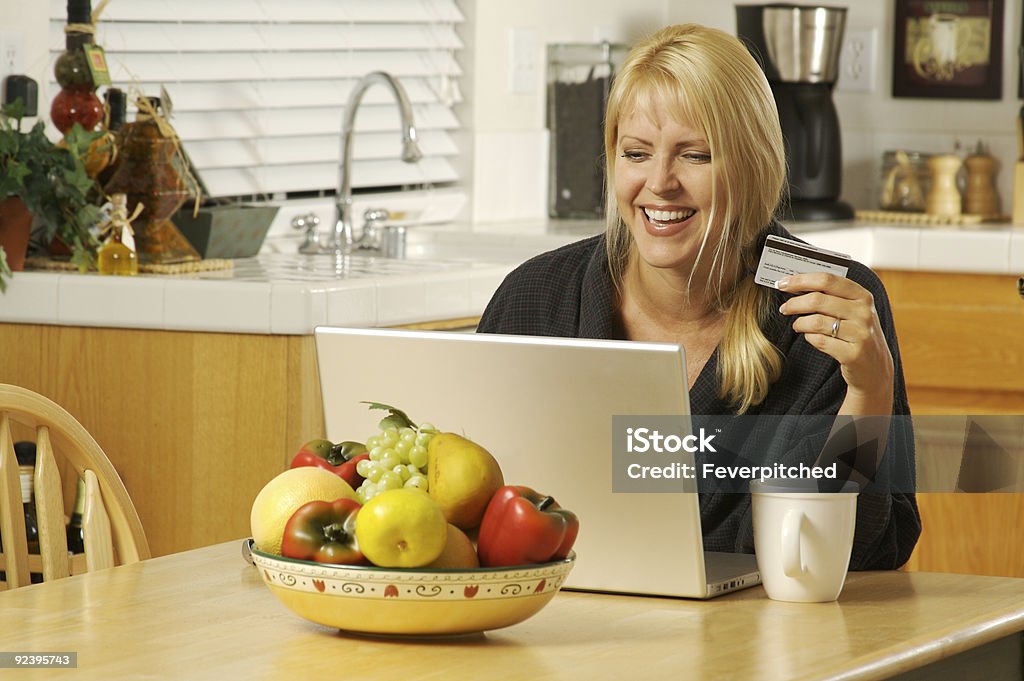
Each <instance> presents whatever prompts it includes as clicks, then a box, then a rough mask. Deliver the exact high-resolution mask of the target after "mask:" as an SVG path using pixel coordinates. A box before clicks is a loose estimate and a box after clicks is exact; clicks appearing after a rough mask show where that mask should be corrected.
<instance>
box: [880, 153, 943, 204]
mask: <svg viewBox="0 0 1024 681" xmlns="http://www.w3.org/2000/svg"><path fill="white" fill-rule="evenodd" d="M930 157H931V155H930V154H924V153H921V152H918V151H903V150H898V151H887V152H885V153H884V154H883V155H882V177H881V179H882V194H881V197H880V200H879V206H880V207H881V209H882V210H893V211H913V212H923V211H924V209H925V197H926V196H928V192H929V191H930V189H931V170H930V169H929V167H928V159H929V158H930Z"/></svg>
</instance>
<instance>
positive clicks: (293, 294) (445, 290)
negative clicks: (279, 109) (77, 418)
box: [0, 220, 1024, 335]
mask: <svg viewBox="0 0 1024 681" xmlns="http://www.w3.org/2000/svg"><path fill="white" fill-rule="evenodd" d="M601 228H602V227H601V223H600V222H599V221H558V220H551V221H547V220H537V221H533V222H529V223H498V224H490V225H479V224H478V225H462V224H451V225H447V226H442V227H428V226H421V227H416V228H413V229H411V230H410V237H409V242H408V246H407V254H408V256H409V257H408V259H405V260H390V259H384V258H374V257H367V256H362V255H352V256H348V257H346V258H343V259H342V260H340V261H338V260H336V259H335V258H334V257H333V256H325V255H317V256H304V255H298V254H296V253H294V252H291V253H289V252H277V253H275V252H272V251H274V250H278V251H286V250H289V249H294V243H292V245H290V246H289V245H288V243H287V242H281V243H278V244H270V245H269V247H268V248H266V249H265V252H263V253H261V254H260V255H259V256H258V257H256V258H248V259H242V260H236V261H235V267H234V268H233V269H232V270H225V271H220V272H204V273H197V274H188V275H140V276H138V277H104V276H99V275H96V274H84V275H83V274H78V273H52V272H18V273H16V274H15V275H14V277H13V278H12V279H11V280H10V282H9V286H8V289H7V293H6V294H4V295H0V322H8V323H32V324H58V325H73V326H106V327H119V328H144V329H166V330H182V331H215V332H216V331H220V332H235V333H257V334H299V335H303V334H309V333H312V330H313V328H314V327H315V326H317V325H338V326H391V325H396V324H405V323H415V322H424V321H433V320H441V319H454V318H459V317H469V316H475V315H478V314H480V313H481V312H482V311H483V308H484V306H485V305H486V304H487V301H488V300H489V299H490V297H491V295H492V294H493V292H494V290H495V289H496V288H497V286H498V284H499V283H500V282H501V280H502V279H503V278H504V277H505V275H506V274H507V273H508V272H509V271H511V270H512V268H513V267H515V265H516V264H517V263H519V262H522V261H523V260H525V259H527V258H528V257H530V256H532V255H534V254H537V253H540V252H543V251H546V250H550V249H552V248H555V247H557V246H560V245H562V244H565V243H570V242H572V241H576V240H578V239H581V238H584V237H586V236H589V235H591V234H595V233H597V232H599V231H600V230H601ZM792 231H794V232H795V233H797V234H798V235H799V236H800V237H801V238H803V239H806V240H807V241H809V242H810V243H812V244H815V245H818V246H821V247H822V248H828V249H830V250H835V251H840V252H843V253H847V254H849V255H851V256H852V257H853V258H854V259H856V260H859V261H861V262H863V263H864V264H866V265H868V266H871V267H873V268H875V269H901V270H930V271H940V272H973V273H984V274H1012V275H1014V276H1021V275H1024V229H1020V228H1013V227H1012V226H1010V225H985V226H984V227H980V228H970V229H966V228H942V227H918V226H906V227H905V226H891V225H890V226H886V225H878V224H870V223H830V224H802V225H796V226H794V227H793V230H792Z"/></svg>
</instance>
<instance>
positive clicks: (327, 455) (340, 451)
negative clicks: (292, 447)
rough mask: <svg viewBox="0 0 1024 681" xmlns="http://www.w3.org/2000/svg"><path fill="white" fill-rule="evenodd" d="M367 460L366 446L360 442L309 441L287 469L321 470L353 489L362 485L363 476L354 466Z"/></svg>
mask: <svg viewBox="0 0 1024 681" xmlns="http://www.w3.org/2000/svg"><path fill="white" fill-rule="evenodd" d="M369 458H370V455H369V454H367V453H366V445H364V444H363V443H362V442H352V441H350V440H346V441H345V442H339V443H338V444H334V443H333V442H331V441H330V440H310V441H309V442H307V443H306V444H304V445H302V449H300V450H299V451H298V453H297V454H295V456H294V457H293V458H292V463H291V465H290V466H289V468H300V467H302V466H316V467H317V468H323V469H325V470H329V471H330V472H332V473H334V474H335V475H337V476H339V477H340V478H341V479H342V480H344V481H345V482H347V483H348V484H349V485H351V486H352V489H355V488H357V487H359V485H361V484H363V476H361V475H359V473H357V472H356V464H358V463H359V462H360V461H362V460H363V459H369Z"/></svg>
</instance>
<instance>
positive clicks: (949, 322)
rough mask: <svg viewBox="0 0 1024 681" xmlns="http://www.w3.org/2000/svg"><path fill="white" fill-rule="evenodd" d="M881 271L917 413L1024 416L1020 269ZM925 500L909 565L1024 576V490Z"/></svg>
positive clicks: (923, 497) (926, 496) (1023, 321)
mask: <svg viewBox="0 0 1024 681" xmlns="http://www.w3.org/2000/svg"><path fill="white" fill-rule="evenodd" d="M879 275H880V276H881V277H882V281H883V282H884V283H885V286H886V289H887V290H888V292H889V298H890V300H891V302H892V307H893V315H894V317H895V319H896V332H897V334H898V335H899V342H900V352H901V355H902V357H903V365H904V367H903V368H904V375H905V377H906V381H907V393H908V395H909V397H910V408H911V412H912V413H913V414H914V415H915V416H919V415H926V414H1024V300H1021V298H1020V296H1019V295H1018V292H1017V278H1016V277H1013V276H1009V275H1006V276H996V275H968V274H949V273H934V272H893V271H885V272H879ZM1021 465H1024V462H1022V464H1021ZM918 505H919V506H920V509H921V516H922V521H923V524H924V528H923V531H922V534H921V539H920V541H919V542H918V546H917V549H916V550H915V552H914V555H913V556H911V559H910V561H909V563H908V564H907V569H911V570H922V571H934V572H963V573H973V574H989V575H1007V576H1014V577H1024V535H1022V533H1021V532H1020V529H1019V528H1020V527H1021V526H1022V524H1024V494H1016V493H995V494H970V493H922V494H919V495H918Z"/></svg>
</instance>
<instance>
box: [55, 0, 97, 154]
mask: <svg viewBox="0 0 1024 681" xmlns="http://www.w3.org/2000/svg"><path fill="white" fill-rule="evenodd" d="M94 31H95V29H94V27H93V24H92V3H91V1H90V0H68V23H67V26H66V27H65V28H64V36H65V37H64V46H65V49H64V52H63V53H61V55H60V56H59V57H57V62H56V63H55V64H54V67H53V74H54V76H55V77H56V78H57V83H58V84H59V85H60V88H61V89H60V92H58V93H57V96H56V97H54V98H53V103H52V104H51V105H50V120H52V121H53V124H54V125H55V126H57V129H58V130H60V132H61V134H62V135H66V134H67V133H68V131H70V130H71V128H72V126H73V125H74V124H75V123H78V124H80V125H81V126H82V127H83V128H85V129H86V130H93V129H95V128H96V126H97V125H99V123H100V121H102V120H103V103H102V102H101V101H100V99H99V97H97V96H96V83H95V80H94V78H93V74H92V70H91V69H90V68H89V57H88V55H87V54H86V47H87V46H89V45H92V44H93V33H94Z"/></svg>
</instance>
